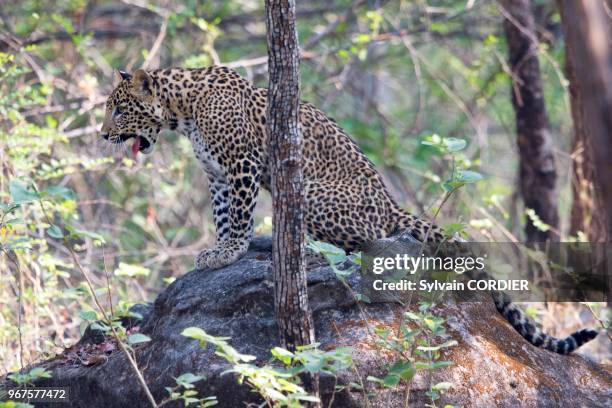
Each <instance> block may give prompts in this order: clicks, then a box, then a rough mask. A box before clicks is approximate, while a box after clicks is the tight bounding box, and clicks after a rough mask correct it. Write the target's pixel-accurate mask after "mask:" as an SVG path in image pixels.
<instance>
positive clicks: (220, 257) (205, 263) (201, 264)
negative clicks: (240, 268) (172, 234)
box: [194, 246, 246, 269]
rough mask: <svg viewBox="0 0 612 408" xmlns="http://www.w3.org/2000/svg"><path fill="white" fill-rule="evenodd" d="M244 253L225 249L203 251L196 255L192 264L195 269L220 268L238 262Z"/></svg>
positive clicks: (216, 248) (217, 248)
mask: <svg viewBox="0 0 612 408" xmlns="http://www.w3.org/2000/svg"><path fill="white" fill-rule="evenodd" d="M245 252H246V251H245V250H242V251H241V250H236V249H234V248H227V247H222V246H221V247H219V246H217V247H215V248H210V249H205V250H203V251H201V252H200V253H199V254H198V255H196V257H195V260H194V264H195V268H196V269H207V268H212V269H216V268H221V267H222V266H226V265H230V264H232V263H234V262H235V261H237V260H238V258H240V257H241V256H242V255H243V254H244V253H245Z"/></svg>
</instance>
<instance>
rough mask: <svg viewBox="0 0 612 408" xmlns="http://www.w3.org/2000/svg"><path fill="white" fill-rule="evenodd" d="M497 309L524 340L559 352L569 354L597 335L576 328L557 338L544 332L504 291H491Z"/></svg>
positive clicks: (589, 330)
mask: <svg viewBox="0 0 612 408" xmlns="http://www.w3.org/2000/svg"><path fill="white" fill-rule="evenodd" d="M491 296H492V297H493V301H494V302H495V307H496V308H497V311H498V312H499V313H500V314H501V315H502V316H504V318H505V319H506V320H507V321H508V323H510V325H511V326H512V327H514V330H516V331H517V332H518V333H519V334H520V335H521V336H523V338H524V339H525V340H527V341H528V342H530V343H531V344H533V345H534V346H536V347H541V348H544V349H546V350H550V351H552V352H555V353H559V354H569V353H571V352H572V351H574V350H576V349H577V348H578V347H580V346H582V345H583V344H585V343H588V342H589V341H591V340H593V339H594V338H595V337H597V334H598V332H597V330H592V329H582V330H578V331H576V332H574V333H572V334H570V335H569V336H567V337H566V338H564V339H558V338H556V337H553V336H551V335H549V334H546V333H544V332H543V331H542V330H541V329H540V328H539V327H537V326H536V325H535V323H534V322H533V320H531V319H530V318H529V317H528V316H527V314H526V313H525V312H523V311H522V310H521V309H520V308H519V307H518V306H516V305H515V304H513V303H512V300H511V299H510V297H509V296H508V295H507V294H506V293H504V292H491Z"/></svg>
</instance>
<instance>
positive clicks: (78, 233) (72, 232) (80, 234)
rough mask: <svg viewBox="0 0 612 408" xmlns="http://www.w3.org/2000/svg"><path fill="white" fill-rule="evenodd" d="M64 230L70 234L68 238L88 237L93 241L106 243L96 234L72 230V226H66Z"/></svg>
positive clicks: (76, 229)
mask: <svg viewBox="0 0 612 408" xmlns="http://www.w3.org/2000/svg"><path fill="white" fill-rule="evenodd" d="M66 229H67V230H68V231H69V232H70V237H71V238H83V237H88V238H91V239H93V240H95V241H100V242H102V243H106V240H105V239H104V237H103V236H102V235H100V234H98V233H96V232H91V231H85V230H81V229H78V228H74V227H72V226H68V225H67V226H66Z"/></svg>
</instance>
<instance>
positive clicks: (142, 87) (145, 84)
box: [132, 69, 153, 97]
mask: <svg viewBox="0 0 612 408" xmlns="http://www.w3.org/2000/svg"><path fill="white" fill-rule="evenodd" d="M151 82H152V81H151V76H149V74H147V72H146V71H145V70H143V69H139V70H138V71H136V72H134V75H133V76H132V89H133V91H134V95H136V96H140V97H145V96H151V95H152V94H153V93H152V92H151Z"/></svg>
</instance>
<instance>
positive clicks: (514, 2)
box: [501, 0, 559, 242]
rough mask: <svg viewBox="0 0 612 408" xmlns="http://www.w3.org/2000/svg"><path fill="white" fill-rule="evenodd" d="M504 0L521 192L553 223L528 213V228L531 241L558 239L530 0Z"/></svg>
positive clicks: (530, 206) (526, 201)
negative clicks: (538, 222)
mask: <svg viewBox="0 0 612 408" xmlns="http://www.w3.org/2000/svg"><path fill="white" fill-rule="evenodd" d="M501 4H502V7H503V8H502V14H503V15H504V32H505V34H506V39H507V42H508V55H509V62H510V68H511V69H512V104H513V106H514V110H515V114H516V133H517V145H518V149H519V154H520V172H519V180H520V181H519V182H520V190H521V195H522V196H523V201H524V204H525V208H527V209H532V210H534V211H535V213H536V215H537V216H538V218H539V219H540V220H542V221H543V222H544V223H545V224H548V225H549V226H550V227H551V228H550V229H549V230H547V231H542V230H541V229H540V228H538V227H536V226H535V225H534V222H533V220H532V219H531V218H528V219H527V225H526V226H525V234H526V238H527V241H529V242H544V241H548V240H558V226H559V215H558V210H557V189H556V180H557V171H556V168H555V157H554V153H553V143H552V137H551V133H550V126H549V122H548V114H547V113H546V106H545V104H544V93H543V90H542V80H541V77H540V64H539V62H538V40H537V36H536V30H535V24H534V19H533V14H532V12H531V8H530V1H529V0H502V1H501Z"/></svg>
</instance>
